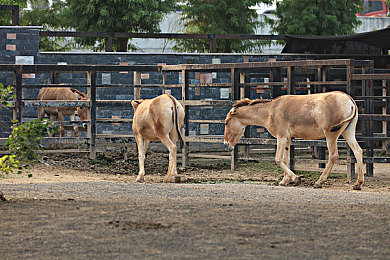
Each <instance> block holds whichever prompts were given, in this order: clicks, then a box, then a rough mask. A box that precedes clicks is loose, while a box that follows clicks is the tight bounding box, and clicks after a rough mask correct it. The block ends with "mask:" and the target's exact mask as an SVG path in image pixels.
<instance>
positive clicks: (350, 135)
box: [343, 127, 364, 190]
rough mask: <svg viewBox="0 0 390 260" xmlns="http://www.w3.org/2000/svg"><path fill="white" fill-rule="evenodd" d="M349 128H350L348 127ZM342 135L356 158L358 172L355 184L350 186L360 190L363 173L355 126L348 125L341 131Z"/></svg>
mask: <svg viewBox="0 0 390 260" xmlns="http://www.w3.org/2000/svg"><path fill="white" fill-rule="evenodd" d="M350 128H351V129H350ZM343 137H344V139H345V141H347V144H348V145H349V147H350V148H351V150H352V151H353V154H354V155H355V158H356V164H357V172H358V178H357V182H356V184H355V185H353V186H352V188H353V189H354V190H360V189H361V186H362V185H363V183H364V174H363V150H362V148H360V146H359V144H358V142H357V141H356V137H355V128H352V127H348V128H347V129H346V130H345V131H344V132H343Z"/></svg>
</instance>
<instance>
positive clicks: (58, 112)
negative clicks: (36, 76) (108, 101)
mask: <svg viewBox="0 0 390 260" xmlns="http://www.w3.org/2000/svg"><path fill="white" fill-rule="evenodd" d="M87 99H88V98H87V96H86V95H85V94H84V93H82V92H80V91H78V90H77V89H72V88H66V87H63V88H61V87H60V88H41V90H40V91H39V94H38V100H70V101H72V100H87ZM75 112H76V108H75V107H39V108H38V118H39V119H40V120H42V119H43V118H44V117H45V114H48V115H49V117H50V120H51V121H56V119H57V118H58V120H59V121H64V117H65V116H69V117H70V120H71V121H76V116H75ZM77 115H78V116H79V117H80V120H81V121H86V120H87V108H85V107H77ZM73 130H74V132H75V135H76V136H80V132H79V128H78V126H77V124H73ZM64 133H65V129H64V126H63V124H61V125H60V137H62V136H64Z"/></svg>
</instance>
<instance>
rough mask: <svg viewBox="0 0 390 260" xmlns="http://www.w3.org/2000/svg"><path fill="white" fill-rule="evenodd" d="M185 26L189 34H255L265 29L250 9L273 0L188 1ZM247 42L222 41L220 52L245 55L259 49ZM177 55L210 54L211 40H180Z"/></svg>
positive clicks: (219, 46) (183, 19) (218, 48)
mask: <svg viewBox="0 0 390 260" xmlns="http://www.w3.org/2000/svg"><path fill="white" fill-rule="evenodd" d="M184 2H185V3H186V4H185V5H183V13H182V23H183V25H184V26H185V28H186V32H187V33H216V34H254V33H255V31H256V28H257V27H258V26H261V24H260V22H259V21H258V19H257V18H258V15H257V13H256V11H255V10H253V9H250V8H249V7H251V6H254V5H256V4H260V3H271V2H272V1H271V0H246V1H236V0H208V1H199V0H189V1H184ZM259 46H260V45H259V44H258V43H253V42H251V41H245V40H230V41H227V40H218V42H217V52H245V51H250V50H255V49H257V48H259ZM175 50H177V51H189V52H208V50H209V40H177V41H176V45H175Z"/></svg>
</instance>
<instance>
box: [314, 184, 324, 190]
mask: <svg viewBox="0 0 390 260" xmlns="http://www.w3.org/2000/svg"><path fill="white" fill-rule="evenodd" d="M313 188H314V189H321V188H322V185H321V184H318V183H316V184H314V187H313Z"/></svg>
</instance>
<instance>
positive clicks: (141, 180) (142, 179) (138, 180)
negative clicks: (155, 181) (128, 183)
mask: <svg viewBox="0 0 390 260" xmlns="http://www.w3.org/2000/svg"><path fill="white" fill-rule="evenodd" d="M135 182H144V178H137V179H136V180H135Z"/></svg>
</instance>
